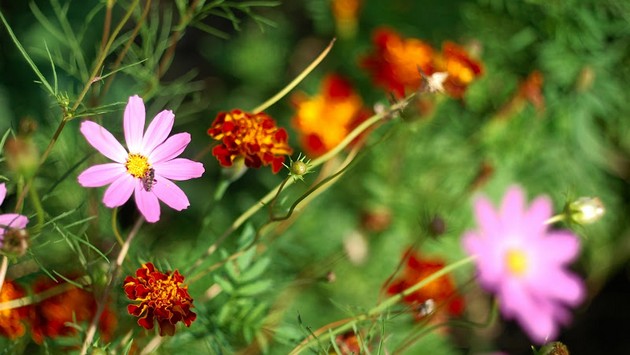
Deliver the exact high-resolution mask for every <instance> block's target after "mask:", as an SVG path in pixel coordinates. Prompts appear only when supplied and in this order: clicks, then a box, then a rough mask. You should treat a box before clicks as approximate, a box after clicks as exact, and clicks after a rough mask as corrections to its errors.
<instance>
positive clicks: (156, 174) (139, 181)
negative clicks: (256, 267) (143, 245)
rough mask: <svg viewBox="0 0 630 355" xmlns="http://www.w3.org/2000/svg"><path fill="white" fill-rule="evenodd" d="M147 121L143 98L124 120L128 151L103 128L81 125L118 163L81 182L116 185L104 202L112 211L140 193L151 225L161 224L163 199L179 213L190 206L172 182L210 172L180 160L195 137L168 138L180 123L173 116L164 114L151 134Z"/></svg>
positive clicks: (95, 169)
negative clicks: (146, 126)
mask: <svg viewBox="0 0 630 355" xmlns="http://www.w3.org/2000/svg"><path fill="white" fill-rule="evenodd" d="M144 121H145V109H144V102H143V101H142V99H141V98H140V97H139V96H137V95H135V96H132V97H130V98H129V102H128V103H127V107H126V108H125V113H124V119H123V125H124V126H123V128H124V132H125V142H126V143H127V148H128V151H127V150H125V148H123V146H122V145H121V144H120V143H119V142H118V141H117V140H116V138H114V136H113V135H112V134H111V133H110V132H109V131H108V130H106V129H105V128H103V127H101V126H100V125H98V124H96V123H94V122H91V121H84V122H83V123H81V133H83V136H85V139H87V141H88V143H90V144H91V145H92V146H93V147H94V148H96V150H98V151H99V152H100V153H101V154H103V155H104V156H106V157H107V158H109V159H111V160H113V161H114V163H107V164H99V165H94V166H92V167H90V168H88V169H86V170H85V171H83V172H82V173H81V174H80V175H79V177H78V180H79V184H81V185H82V186H84V187H101V186H105V185H110V186H109V187H108V188H107V190H106V191H105V195H104V196H103V203H104V204H105V206H107V207H110V208H113V207H117V206H121V205H122V204H124V203H125V202H127V200H129V198H130V197H131V194H132V193H134V192H135V194H134V196H135V200H136V205H137V206H138V209H139V210H140V213H142V215H143V216H144V218H145V219H146V220H147V221H148V222H157V221H158V220H159V219H160V203H159V202H158V200H161V201H162V202H164V203H165V204H166V205H168V206H169V207H171V208H173V209H175V210H177V211H181V210H183V209H186V208H187V207H188V206H189V205H190V204H189V202H188V197H186V194H184V192H183V191H182V190H181V189H180V188H179V187H177V185H175V184H174V183H172V182H171V180H176V181H177V180H188V179H192V178H198V177H200V176H201V175H202V174H203V172H204V168H203V165H202V164H201V163H198V162H194V161H192V160H188V159H184V158H176V157H177V156H179V155H180V154H181V153H182V152H183V151H184V149H186V146H187V145H188V143H190V134H189V133H178V134H175V135H173V136H171V137H168V135H169V134H170V133H171V129H172V128H173V123H174V122H175V115H174V114H173V112H172V111H170V110H164V111H162V112H160V113H158V114H157V116H155V118H153V121H152V122H151V123H150V124H149V127H148V128H147V130H146V132H144ZM143 133H144V134H143ZM167 137H168V139H167Z"/></svg>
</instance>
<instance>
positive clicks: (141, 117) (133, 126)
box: [123, 95, 146, 153]
mask: <svg viewBox="0 0 630 355" xmlns="http://www.w3.org/2000/svg"><path fill="white" fill-rule="evenodd" d="M145 116H146V112H145V108H144V101H142V98H140V96H138V95H134V96H131V97H130V98H129V101H128V102H127V106H126V107H125V113H124V116H123V127H124V131H125V142H127V148H129V152H130V153H140V152H141V149H142V135H143V133H144V122H145V119H146V117H145Z"/></svg>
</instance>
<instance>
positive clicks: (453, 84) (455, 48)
mask: <svg viewBox="0 0 630 355" xmlns="http://www.w3.org/2000/svg"><path fill="white" fill-rule="evenodd" d="M435 71H436V72H446V73H447V74H448V77H447V78H446V81H445V82H444V84H443V86H444V90H445V91H446V92H447V93H448V94H449V95H450V96H452V97H454V98H456V99H459V98H462V97H463V96H464V92H465V91H466V88H467V87H468V85H469V84H470V83H472V81H473V80H475V78H477V77H478V76H480V75H481V74H483V65H482V64H481V62H479V61H477V60H475V59H473V58H471V56H470V55H469V54H468V52H466V50H465V49H464V48H463V47H461V46H459V45H457V44H455V43H453V42H448V41H447V42H444V44H443V45H442V53H441V55H439V56H436V57H435Z"/></svg>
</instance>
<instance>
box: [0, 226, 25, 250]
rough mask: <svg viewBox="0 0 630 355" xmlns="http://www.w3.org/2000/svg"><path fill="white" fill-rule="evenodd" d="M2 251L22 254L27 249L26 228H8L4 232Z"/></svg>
mask: <svg viewBox="0 0 630 355" xmlns="http://www.w3.org/2000/svg"><path fill="white" fill-rule="evenodd" d="M3 238H4V239H3V240H2V251H3V252H4V253H6V254H9V255H15V256H22V255H24V254H26V250H27V249H28V232H27V231H26V229H13V228H11V229H9V230H7V231H6V232H5V233H4V236H3Z"/></svg>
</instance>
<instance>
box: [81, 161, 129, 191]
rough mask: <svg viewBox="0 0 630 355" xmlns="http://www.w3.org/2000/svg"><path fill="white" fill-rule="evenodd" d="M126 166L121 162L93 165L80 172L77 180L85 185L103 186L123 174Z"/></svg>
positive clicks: (125, 171)
mask: <svg viewBox="0 0 630 355" xmlns="http://www.w3.org/2000/svg"><path fill="white" fill-rule="evenodd" d="M126 173H127V170H126V169H125V166H124V165H122V164H119V163H108V164H99V165H94V166H91V167H89V168H87V169H85V170H84V171H83V172H82V173H81V174H79V176H78V178H77V180H79V184H81V186H83V187H101V186H105V185H109V184H111V183H112V182H114V180H116V179H118V178H119V177H120V176H122V175H123V174H126Z"/></svg>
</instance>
